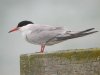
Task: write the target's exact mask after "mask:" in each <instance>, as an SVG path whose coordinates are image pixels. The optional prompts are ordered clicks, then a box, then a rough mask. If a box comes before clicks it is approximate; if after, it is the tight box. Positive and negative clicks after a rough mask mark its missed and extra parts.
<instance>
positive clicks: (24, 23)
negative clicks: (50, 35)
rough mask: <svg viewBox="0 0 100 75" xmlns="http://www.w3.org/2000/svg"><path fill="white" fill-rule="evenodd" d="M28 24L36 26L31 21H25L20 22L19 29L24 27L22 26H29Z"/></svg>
mask: <svg viewBox="0 0 100 75" xmlns="http://www.w3.org/2000/svg"><path fill="white" fill-rule="evenodd" d="M27 24H34V23H33V22H31V21H27V20H25V21H21V22H19V23H18V26H17V27H22V26H25V25H27Z"/></svg>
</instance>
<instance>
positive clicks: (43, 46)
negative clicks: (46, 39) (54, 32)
mask: <svg viewBox="0 0 100 75" xmlns="http://www.w3.org/2000/svg"><path fill="white" fill-rule="evenodd" d="M44 48H45V45H44V44H42V45H41V53H43V52H44Z"/></svg>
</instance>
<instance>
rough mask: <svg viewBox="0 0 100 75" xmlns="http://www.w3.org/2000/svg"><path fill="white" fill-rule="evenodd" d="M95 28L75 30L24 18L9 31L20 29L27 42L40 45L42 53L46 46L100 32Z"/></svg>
mask: <svg viewBox="0 0 100 75" xmlns="http://www.w3.org/2000/svg"><path fill="white" fill-rule="evenodd" d="M94 29H95V28H89V29H85V30H83V31H77V32H73V31H69V30H67V28H66V27H61V26H51V25H46V24H35V23H33V22H32V21H28V20H24V21H21V22H19V23H18V25H17V27H15V28H13V29H11V30H10V31H9V32H8V33H11V32H14V31H20V32H21V33H22V35H23V36H24V38H25V40H26V41H27V42H29V43H31V44H35V45H40V46H41V49H40V53H43V52H44V49H45V46H51V45H55V44H58V43H61V42H63V41H66V40H69V39H74V38H78V37H83V36H86V35H89V34H93V33H96V32H98V31H96V30H94ZM93 30H94V31H93Z"/></svg>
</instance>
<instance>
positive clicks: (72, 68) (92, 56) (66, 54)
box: [20, 48, 100, 75]
mask: <svg viewBox="0 0 100 75" xmlns="http://www.w3.org/2000/svg"><path fill="white" fill-rule="evenodd" d="M20 75H100V49H98V48H95V49H81V50H78V49H76V50H69V51H68V50H67V51H58V52H55V53H43V54H39V53H33V54H22V55H21V56H20Z"/></svg>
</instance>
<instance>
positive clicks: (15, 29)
mask: <svg viewBox="0 0 100 75" xmlns="http://www.w3.org/2000/svg"><path fill="white" fill-rule="evenodd" d="M17 30H18V27H16V28H14V29H12V30H10V31H9V32H8V33H11V32H14V31H17Z"/></svg>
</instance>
